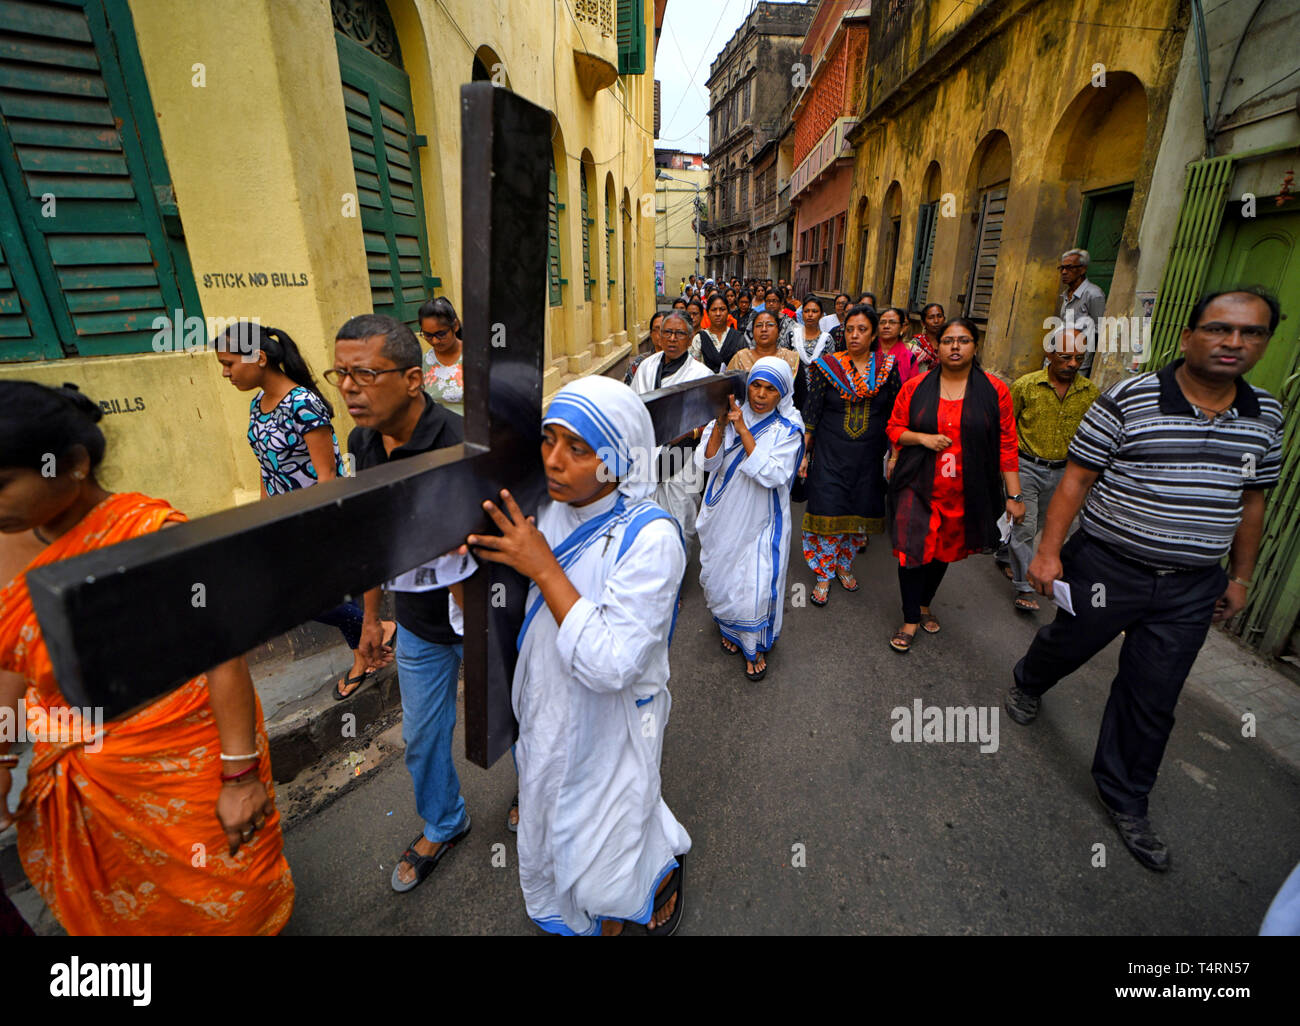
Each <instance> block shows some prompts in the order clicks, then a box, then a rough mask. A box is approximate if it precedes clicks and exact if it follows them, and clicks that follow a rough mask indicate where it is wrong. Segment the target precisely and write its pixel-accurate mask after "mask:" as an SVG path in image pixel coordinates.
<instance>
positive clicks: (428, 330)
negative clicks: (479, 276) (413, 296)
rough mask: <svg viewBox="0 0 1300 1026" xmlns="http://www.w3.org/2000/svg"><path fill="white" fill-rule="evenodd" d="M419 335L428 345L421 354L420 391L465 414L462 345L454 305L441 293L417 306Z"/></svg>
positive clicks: (458, 412) (462, 414)
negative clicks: (422, 382) (422, 360)
mask: <svg viewBox="0 0 1300 1026" xmlns="http://www.w3.org/2000/svg"><path fill="white" fill-rule="evenodd" d="M417 316H418V317H419V318H420V337H421V338H423V339H424V341H426V342H428V343H429V345H430V346H431V347H432V348H430V350H429V351H428V352H427V353H425V354H424V390H425V391H426V392H428V393H429V395H431V396H432V397H433V398H434V399H435V400H437V402H439V403H440V404H441V405H443V406H445V407H446V408H447V409H449V410H451V412H452V413H456V414H459V415H460V416H462V417H463V416H465V368H464V356H465V353H464V345H463V338H462V335H461V327H460V318H459V317H457V316H456V308H455V307H454V306H452V305H451V301H450V300H448V299H447V298H445V297H444V296H439V297H438V298H437V299H431V300H429V301H428V302H427V303H425V304H424V305H423V306H422V307H420V309H419V312H418V315H417Z"/></svg>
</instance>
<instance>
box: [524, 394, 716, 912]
mask: <svg viewBox="0 0 1300 1026" xmlns="http://www.w3.org/2000/svg"><path fill="white" fill-rule="evenodd" d="M543 424H544V425H546V424H558V425H560V426H562V427H564V428H566V429H568V430H569V431H572V432H573V433H574V434H576V435H578V436H579V437H581V438H582V439H583V440H584V441H585V442H586V443H587V444H588V445H589V446H591V448H592V449H593V450H594V451H595V452H596V453H597V454H598V455H599V456H600V457H601V459H602V460H603V462H604V467H605V468H607V469H608V471H609V472H610V473H612V474H613V475H614V476H615V477H617V478H618V487H617V490H616V491H614V492H612V493H610V494H609V495H606V496H604V497H603V498H599V499H596V500H594V501H593V502H590V503H588V504H587V505H585V506H581V507H574V506H571V505H569V504H568V503H565V502H557V501H553V500H551V499H544V500H543V501H542V503H541V506H540V507H539V510H538V516H537V527H538V529H539V530H540V531H541V532H542V534H543V535H544V536H545V538H546V541H547V543H548V544H549V545H550V547H551V549H552V550H553V552H554V553H555V556H556V557H557V559H558V560H559V563H560V566H561V567H562V568H563V570H564V573H565V575H566V576H567V577H568V579H569V581H570V582H571V583H572V584H573V586H574V588H575V589H576V590H577V591H578V593H579V594H580V595H581V598H579V599H578V601H577V602H576V603H575V604H574V605H573V606H572V607H571V608H570V609H569V611H568V612H567V613H566V614H564V616H563V621H562V623H561V624H559V625H558V626H557V624H556V622H555V618H554V616H553V615H552V614H551V611H550V608H549V607H548V606H547V603H546V602H545V601H544V600H543V597H542V595H541V593H540V592H539V590H538V588H537V586H536V585H535V584H534V585H533V586H532V587H531V588H529V591H528V603H527V607H526V608H527V615H526V619H525V621H524V625H523V628H522V630H521V631H520V633H519V662H518V665H517V666H516V668H515V676H514V688H513V694H512V697H513V701H514V710H515V716H516V717H517V718H518V720H519V742H518V744H517V746H516V748H515V755H516V759H517V762H518V768H519V842H518V850H519V882H520V884H521V886H522V887H523V892H524V902H525V904H526V905H527V908H528V915H529V916H530V917H532V919H533V920H534V921H535V922H536V923H537V924H538V925H539V926H541V927H542V928H543V929H545V930H547V931H550V932H552V933H559V934H599V933H600V932H601V921H602V920H604V919H622V920H627V921H630V922H635V923H643V924H644V923H648V922H649V921H650V918H651V914H652V911H653V909H654V903H655V892H656V890H657V888H658V887H659V884H660V883H661V882H663V881H664V880H665V879H666V878H668V876H669V875H670V874H671V873H672V871H673V870H674V869H675V868H676V867H677V866H678V861H677V856H679V855H683V854H685V853H686V852H688V851H689V850H690V847H691V839H690V836H689V835H688V834H687V832H686V830H685V829H684V828H683V827H682V825H681V824H680V823H678V822H677V820H676V819H675V818H674V817H673V814H672V812H670V811H669V809H668V806H667V805H666V804H665V803H664V800H663V797H662V795H661V794H660V777H659V763H660V759H661V757H662V754H663V738H664V729H665V728H666V727H667V725H668V715H669V710H670V709H671V707H672V698H671V696H670V695H669V693H668V687H667V684H668V643H669V640H670V638H671V635H672V630H673V627H674V625H675V621H676V615H677V598H678V595H679V594H680V591H681V582H682V577H683V575H684V573H685V571H686V553H685V547H684V546H683V544H682V536H681V531H680V530H679V528H678V526H677V523H676V521H674V520H673V518H672V517H671V516H670V515H669V514H668V513H666V512H665V511H664V510H663V509H662V508H661V507H659V506H657V505H656V504H655V503H653V502H651V501H649V496H650V495H651V494H652V493H653V492H654V488H655V486H654V482H653V473H652V468H651V466H650V460H651V458H652V454H653V452H654V448H655V443H654V429H653V428H652V426H651V423H650V415H649V413H648V412H647V411H646V408H645V404H644V403H642V401H641V400H640V399H639V398H638V397H637V395H636V393H635V392H633V391H632V390H631V389H630V388H628V387H627V386H626V385H624V384H622V383H621V382H617V381H614V380H612V379H610V378H605V377H599V376H592V377H586V378H581V379H579V380H578V381H574V382H571V383H570V384H568V385H565V386H564V387H563V388H562V389H560V391H559V392H558V393H557V394H556V396H555V398H554V400H552V402H551V405H550V407H549V408H548V409H547V412H546V416H545V418H544V420H543ZM670 886H671V885H670ZM666 895H667V890H666V891H665V898H664V899H662V900H663V901H666V900H667V898H666ZM680 904H681V897H680V895H679V896H678V905H680ZM679 918H680V917H679V910H677V909H675V910H674V920H677V919H679ZM665 925H666V924H665ZM675 925H676V923H675V922H674V923H673V926H674V928H675Z"/></svg>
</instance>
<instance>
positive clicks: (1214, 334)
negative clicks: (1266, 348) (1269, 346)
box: [1196, 321, 1271, 345]
mask: <svg viewBox="0 0 1300 1026" xmlns="http://www.w3.org/2000/svg"><path fill="white" fill-rule="evenodd" d="M1196 330H1197V331H1199V332H1202V333H1204V334H1206V335H1209V336H1210V338H1213V339H1218V340H1223V339H1225V338H1227V337H1228V336H1230V335H1232V334H1233V333H1234V332H1237V331H1240V332H1241V337H1242V338H1243V339H1244V340H1245V341H1247V342H1252V343H1254V344H1256V345H1258V344H1259V343H1260V342H1267V341H1268V336H1269V335H1270V334H1271V332H1270V331H1269V330H1268V329H1267V328H1265V327H1264V326H1263V325H1260V324H1251V325H1247V326H1246V327H1239V326H1238V325H1236V324H1224V323H1223V322H1222V321H1211V322H1210V323H1209V324H1198V325H1197V326H1196Z"/></svg>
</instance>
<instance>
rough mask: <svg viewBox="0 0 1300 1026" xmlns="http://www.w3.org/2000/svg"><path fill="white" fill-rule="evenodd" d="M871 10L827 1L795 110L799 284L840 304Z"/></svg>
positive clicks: (815, 23) (809, 46)
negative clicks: (853, 137)
mask: <svg viewBox="0 0 1300 1026" xmlns="http://www.w3.org/2000/svg"><path fill="white" fill-rule="evenodd" d="M870 13H871V5H870V4H869V3H867V2H863V0H821V3H819V4H818V5H817V14H816V16H815V17H814V18H813V20H812V25H811V26H809V29H808V35H807V37H806V39H805V41H804V47H803V52H804V54H805V55H806V56H807V57H808V58H809V59H810V61H811V65H812V67H811V71H810V72H809V75H808V82H807V83H806V84H805V85H804V87H803V89H802V90H801V91H800V92H799V93H798V94H797V98H796V100H795V104H794V110H793V121H794V162H795V169H794V174H793V177H792V179H791V182H790V197H789V198H790V202H791V204H793V206H794V208H795V211H796V213H795V223H794V252H795V257H794V286H795V291H796V292H798V294H799V295H800V296H805V295H807V294H808V293H810V292H812V293H817V294H819V295H821V296H822V297H823V298H833V297H834V295H835V293H837V292H839V291H840V290H841V289H843V288H844V287H845V284H846V282H845V280H844V279H845V274H844V248H845V247H844V243H845V237H846V235H847V231H848V210H849V197H850V193H851V192H852V190H853V148H852V146H851V145H850V144H849V142H848V133H849V131H850V130H851V129H852V128H853V126H854V125H855V124H856V123H857V112H856V107H855V103H856V100H857V97H858V83H859V81H860V80H861V78H862V76H863V72H864V70H865V66H866V57H867V39H868V18H869V15H870Z"/></svg>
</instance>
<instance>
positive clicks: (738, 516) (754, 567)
mask: <svg viewBox="0 0 1300 1026" xmlns="http://www.w3.org/2000/svg"><path fill="white" fill-rule="evenodd" d="M755 381H763V382H766V383H767V384H769V385H771V386H772V387H774V388H775V389H776V391H777V393H778V395H779V399H778V402H777V406H776V409H774V410H772V411H771V412H769V413H765V414H762V415H759V414H757V413H755V412H754V410H753V409H752V408H751V407H750V404H749V401H748V399H747V400H746V402H745V405H744V406H742V407H741V415H742V417H743V419H744V423H745V426H746V427H747V428H748V429H749V432H750V434H751V435H752V436H753V439H754V450H753V452H750V453H748V454H747V453H746V451H745V446H744V445H743V443H742V440H741V438H740V436H739V434H738V433H737V431H736V428H735V426H734V425H732V424H729V423H727V422H726V421H714V422H713V423H712V424H710V425H709V426H708V427H707V428H705V429H704V435H703V437H702V438H701V439H700V444H699V447H698V448H697V449H696V450H695V462H696V463H697V464H698V465H699V466H700V467H702V468H703V469H704V470H706V471H708V472H709V483H708V485H707V487H706V488H705V489H704V503H703V505H702V506H701V507H700V514H699V518H698V519H697V521H696V529H697V530H698V531H699V535H700V587H701V588H703V589H704V601H705V602H706V603H707V605H708V607H709V611H710V612H711V613H712V614H713V620H714V622H715V623H716V624H717V625H718V629H719V630H720V631H721V632H722V636H723V637H724V638H725V639H727V640H728V641H730V642H731V643H732V644H733V645H737V646H739V648H740V649H741V651H742V652H744V654H745V659H746V660H747V661H748V662H750V663H753V662H754V661H755V660H756V658H757V657H758V654H759V653H760V652H766V651H767V650H768V649H770V648H771V647H772V645H773V644H774V643H775V642H776V639H777V637H778V636H779V635H780V633H781V611H782V606H783V605H784V593H785V573H786V565H787V562H788V560H789V555H790V484H791V481H792V480H793V478H794V475H795V472H796V471H797V470H798V469H799V462H800V460H802V459H803V418H802V417H800V416H799V412H798V411H797V410H796V409H795V408H794V398H793V392H794V376H793V374H792V373H791V371H790V365H789V364H787V363H786V362H785V361H784V360H781V359H777V358H776V357H773V356H766V357H764V358H763V359H761V360H759V361H757V362H756V363H755V364H754V366H753V368H752V369H751V370H750V372H749V377H748V378H747V379H746V392H747V393H748V386H749V385H752V384H753V383H754V382H755ZM718 430H725V431H726V435H725V436H724V437H723V441H722V444H721V447H720V448H719V449H718V451H717V452H716V454H715V455H714V456H713V457H712V458H709V457H707V456H706V455H705V453H706V451H707V450H708V448H709V439H710V438H711V437H712V434H713V432H714V431H718ZM758 676H761V672H760V673H759V675H758ZM751 679H758V677H757V676H751Z"/></svg>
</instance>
